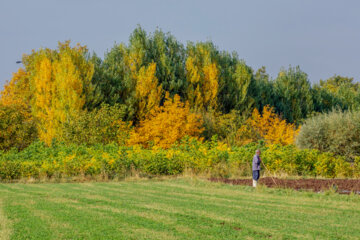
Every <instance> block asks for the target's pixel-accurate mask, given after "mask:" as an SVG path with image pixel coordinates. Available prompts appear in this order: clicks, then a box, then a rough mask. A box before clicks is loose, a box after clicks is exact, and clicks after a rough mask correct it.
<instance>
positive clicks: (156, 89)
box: [136, 63, 162, 120]
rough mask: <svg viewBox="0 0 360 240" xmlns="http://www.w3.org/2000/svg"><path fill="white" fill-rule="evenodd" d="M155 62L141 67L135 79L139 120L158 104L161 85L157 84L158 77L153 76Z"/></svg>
mask: <svg viewBox="0 0 360 240" xmlns="http://www.w3.org/2000/svg"><path fill="white" fill-rule="evenodd" d="M155 73H156V64H155V63H151V64H150V65H149V66H148V67H141V68H140V70H139V73H138V75H137V81H136V98H137V100H138V114H137V117H138V119H139V120H142V119H144V117H146V115H147V114H148V113H150V111H151V110H152V109H153V108H154V107H157V106H159V103H160V99H161V95H162V87H161V86H158V79H157V78H156V76H155Z"/></svg>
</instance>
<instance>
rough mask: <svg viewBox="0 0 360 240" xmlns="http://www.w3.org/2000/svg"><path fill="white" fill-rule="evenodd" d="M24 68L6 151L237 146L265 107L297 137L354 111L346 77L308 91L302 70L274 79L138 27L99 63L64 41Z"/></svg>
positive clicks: (8, 114) (17, 80)
mask: <svg viewBox="0 0 360 240" xmlns="http://www.w3.org/2000/svg"><path fill="white" fill-rule="evenodd" d="M22 62H23V65H24V67H23V68H20V69H19V70H18V71H17V72H16V73H14V75H13V78H12V79H11V80H10V81H9V82H7V84H6V85H5V87H4V90H3V91H2V92H1V98H0V116H1V120H0V122H1V125H0V128H1V133H0V149H3V150H8V149H10V148H11V147H17V148H19V149H22V148H24V147H26V146H27V145H28V144H30V143H31V142H32V141H35V140H36V139H40V140H41V141H43V142H45V143H47V144H48V145H50V144H51V142H52V141H54V140H59V141H65V142H72V143H74V142H75V143H76V142H78V143H88V144H92V143H104V144H106V143H109V142H117V143H119V144H125V143H126V142H128V141H127V139H129V138H130V142H132V143H134V144H135V143H136V144H143V145H149V144H150V145H151V143H152V144H154V143H155V144H156V143H159V144H160V145H161V146H164V147H166V146H169V145H171V144H172V143H174V142H175V141H177V140H179V139H181V138H182V137H184V136H185V135H189V136H194V137H198V138H204V139H211V137H212V136H214V135H217V136H218V137H219V138H221V139H222V140H226V141H227V142H228V143H229V144H236V143H239V142H241V143H243V142H244V139H243V137H242V136H244V135H246V133H247V134H248V135H249V133H250V135H252V136H248V137H247V138H250V139H253V138H254V134H255V135H256V133H253V132H251V131H250V132H249V130H246V131H247V132H246V131H245V130H244V129H245V128H246V126H248V127H251V126H252V129H254V128H255V127H254V126H257V123H254V122H253V123H251V119H260V120H259V122H261V121H263V119H261V116H260V118H259V116H258V115H259V114H262V113H263V110H264V109H265V110H266V111H265V112H267V113H268V114H270V115H271V116H272V119H273V120H272V121H270V122H278V123H281V124H282V125H281V126H282V128H283V129H285V130H286V133H287V134H288V135H289V129H288V128H287V127H286V123H288V124H289V126H288V127H290V128H292V129H293V132H291V131H290V133H291V134H292V133H294V134H295V133H296V132H298V130H297V127H298V126H300V125H301V123H302V122H303V121H304V119H306V118H308V117H310V116H313V115H314V114H316V113H324V112H329V111H331V110H332V109H334V108H335V109H338V110H358V109H359V106H360V89H359V83H355V82H354V79H353V78H349V77H342V76H338V75H335V76H333V77H331V78H329V79H327V80H321V81H320V82H319V83H318V84H313V85H312V84H311V83H310V81H309V78H308V75H307V74H306V73H305V72H303V71H302V70H301V69H300V67H299V66H296V67H292V66H289V67H288V68H287V69H285V68H283V69H280V71H279V73H278V75H277V76H276V77H275V78H271V77H270V76H269V74H268V73H267V72H266V68H265V67H261V68H260V69H257V70H255V69H253V68H251V67H250V66H249V65H247V64H246V62H245V61H244V60H243V59H241V58H240V57H239V56H238V54H237V53H236V52H232V53H229V52H227V51H222V50H220V49H218V47H217V46H216V45H215V44H214V43H213V42H211V41H206V42H197V43H194V42H188V43H187V44H186V45H184V44H182V43H181V42H179V41H178V40H177V39H176V38H175V37H174V36H173V35H171V34H170V33H164V32H163V31H161V30H159V29H157V30H156V31H155V32H153V33H147V32H146V31H145V30H144V29H142V28H141V27H140V26H139V27H137V28H136V29H135V30H134V31H133V32H132V34H131V35H130V38H129V42H128V43H127V44H125V43H120V44H115V45H114V46H113V47H112V48H111V49H110V50H109V51H107V52H106V54H105V56H104V58H100V57H99V56H97V55H96V54H95V53H91V52H90V51H89V50H88V49H87V48H86V47H85V46H81V45H79V44H78V45H76V46H71V44H70V42H69V41H66V42H63V43H59V45H58V47H57V49H48V48H43V49H39V50H33V51H32V52H31V53H29V54H25V55H24V56H23V59H22ZM256 111H257V112H256ZM256 114H258V115H256ZM274 114H275V115H277V116H273V115H274ZM270 115H269V116H270ZM280 118H281V119H282V120H284V121H285V122H283V121H282V120H276V119H280ZM179 119H181V120H179ZM249 119H250V120H249ZM274 119H275V120H276V121H275V120H274ZM267 122H269V121H267ZM163 123H166V124H168V125H166V126H167V127H166V128H161V127H160V125H162V124H163ZM272 124H273V123H272ZM284 124H285V125H284ZM154 125H155V126H154ZM184 126H185V127H184ZM244 126H245V127H244ZM276 126H278V124H277V125H276ZM156 128H157V129H156ZM169 129H170V130H169ZM182 129H186V131H182ZM239 129H242V130H239ZM285 130H284V131H285ZM164 131H167V134H165V136H164V134H163V133H164ZM239 131H240V133H239ZM244 131H245V132H244ZM266 131H268V130H266ZM271 131H272V132H274V133H275V132H276V131H275V130H271ZM266 134H268V133H267V132H266ZM266 134H265V133H263V134H259V136H260V135H261V136H262V135H263V136H265V135H266ZM291 134H290V135H291ZM290 135H289V136H290ZM174 136H176V137H174ZM255 138H256V139H258V137H255ZM169 139H170V140H169ZM239 139H240V140H239ZM288 139H293V137H288ZM281 141H282V140H281ZM281 141H280V140H279V142H281ZM284 141H285V140H284ZM291 141H293V140H291ZM245 142H246V141H245ZM285 142H288V140H286V141H285Z"/></svg>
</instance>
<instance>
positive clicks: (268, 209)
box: [0, 178, 360, 239]
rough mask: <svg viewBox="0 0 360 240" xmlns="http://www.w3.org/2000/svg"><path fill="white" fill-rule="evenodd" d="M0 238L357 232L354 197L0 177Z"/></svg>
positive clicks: (332, 235)
mask: <svg viewBox="0 0 360 240" xmlns="http://www.w3.org/2000/svg"><path fill="white" fill-rule="evenodd" d="M0 239H360V197H359V196H354V195H350V196H345V195H337V194H332V193H329V194H316V193H310V192H295V191H292V190H286V189H283V190H279V189H267V188H264V187H260V188H258V189H256V190H255V189H252V188H250V187H245V186H231V185H223V184H220V183H210V182H207V181H203V180H196V179H195V180H191V179H186V178H185V179H169V180H163V181H160V180H137V181H124V182H103V183H99V182H98V183H96V182H94V183H91V182H90V183H58V184H54V183H44V184H0Z"/></svg>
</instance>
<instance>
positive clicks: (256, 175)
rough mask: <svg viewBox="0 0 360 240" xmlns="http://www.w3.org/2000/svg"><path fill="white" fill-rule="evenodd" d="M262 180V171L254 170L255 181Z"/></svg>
mask: <svg viewBox="0 0 360 240" xmlns="http://www.w3.org/2000/svg"><path fill="white" fill-rule="evenodd" d="M259 178H260V170H253V179H254V180H255V181H257V180H259Z"/></svg>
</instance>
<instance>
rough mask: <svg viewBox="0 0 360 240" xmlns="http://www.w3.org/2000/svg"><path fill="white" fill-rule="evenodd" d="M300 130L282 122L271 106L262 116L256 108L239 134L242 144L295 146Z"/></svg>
mask: <svg viewBox="0 0 360 240" xmlns="http://www.w3.org/2000/svg"><path fill="white" fill-rule="evenodd" d="M299 130H300V128H296V126H295V124H291V123H287V122H286V120H282V119H281V118H280V117H279V116H278V115H277V114H276V113H275V112H274V110H273V108H270V107H269V106H265V107H264V109H263V113H262V114H260V113H259V111H258V110H257V109H256V108H255V109H254V111H253V112H252V115H251V117H250V118H249V119H248V120H247V121H246V124H245V125H243V126H242V127H241V128H240V129H239V130H238V132H237V137H238V140H239V142H240V143H241V144H247V143H249V142H253V141H258V140H265V141H266V142H267V143H269V144H281V145H288V144H293V143H294V140H295V137H296V135H297V134H298V133H299Z"/></svg>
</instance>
